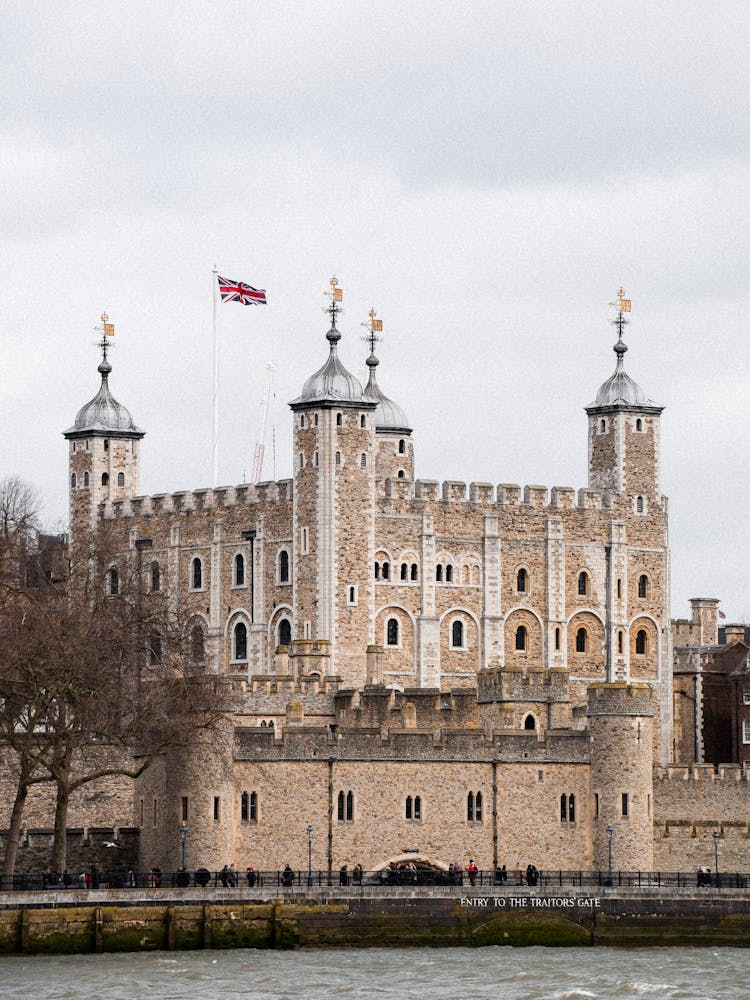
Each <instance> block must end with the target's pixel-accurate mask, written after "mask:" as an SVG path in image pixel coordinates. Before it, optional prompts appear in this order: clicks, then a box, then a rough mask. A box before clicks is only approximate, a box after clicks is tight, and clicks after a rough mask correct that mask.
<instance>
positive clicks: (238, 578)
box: [234, 552, 245, 587]
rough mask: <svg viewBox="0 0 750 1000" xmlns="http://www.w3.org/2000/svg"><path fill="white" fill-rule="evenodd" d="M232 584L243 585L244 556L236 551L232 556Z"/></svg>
mask: <svg viewBox="0 0 750 1000" xmlns="http://www.w3.org/2000/svg"><path fill="white" fill-rule="evenodd" d="M234 585H235V587H244V586H245V557H244V556H243V555H242V553H241V552H238V553H237V555H236V556H235V557H234Z"/></svg>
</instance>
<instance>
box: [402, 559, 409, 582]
mask: <svg viewBox="0 0 750 1000" xmlns="http://www.w3.org/2000/svg"><path fill="white" fill-rule="evenodd" d="M408 578H409V565H408V563H401V579H402V580H408Z"/></svg>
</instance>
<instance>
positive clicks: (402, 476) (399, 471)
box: [396, 469, 406, 479]
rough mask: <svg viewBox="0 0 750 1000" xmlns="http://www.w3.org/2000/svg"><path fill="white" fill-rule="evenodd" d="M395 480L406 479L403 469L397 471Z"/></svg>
mask: <svg viewBox="0 0 750 1000" xmlns="http://www.w3.org/2000/svg"><path fill="white" fill-rule="evenodd" d="M396 478H397V479H406V473H405V472H404V470H403V469H399V470H398V476H397V477H396Z"/></svg>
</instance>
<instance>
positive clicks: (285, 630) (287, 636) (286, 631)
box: [279, 618, 292, 646]
mask: <svg viewBox="0 0 750 1000" xmlns="http://www.w3.org/2000/svg"><path fill="white" fill-rule="evenodd" d="M291 642H292V625H291V622H290V621H289V619H288V618H282V619H281V621H280V622H279V645H280V646H289V645H291Z"/></svg>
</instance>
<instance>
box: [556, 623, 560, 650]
mask: <svg viewBox="0 0 750 1000" xmlns="http://www.w3.org/2000/svg"><path fill="white" fill-rule="evenodd" d="M555 649H556V650H557V651H559V650H560V626H559V625H558V626H557V628H556V629H555Z"/></svg>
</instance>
